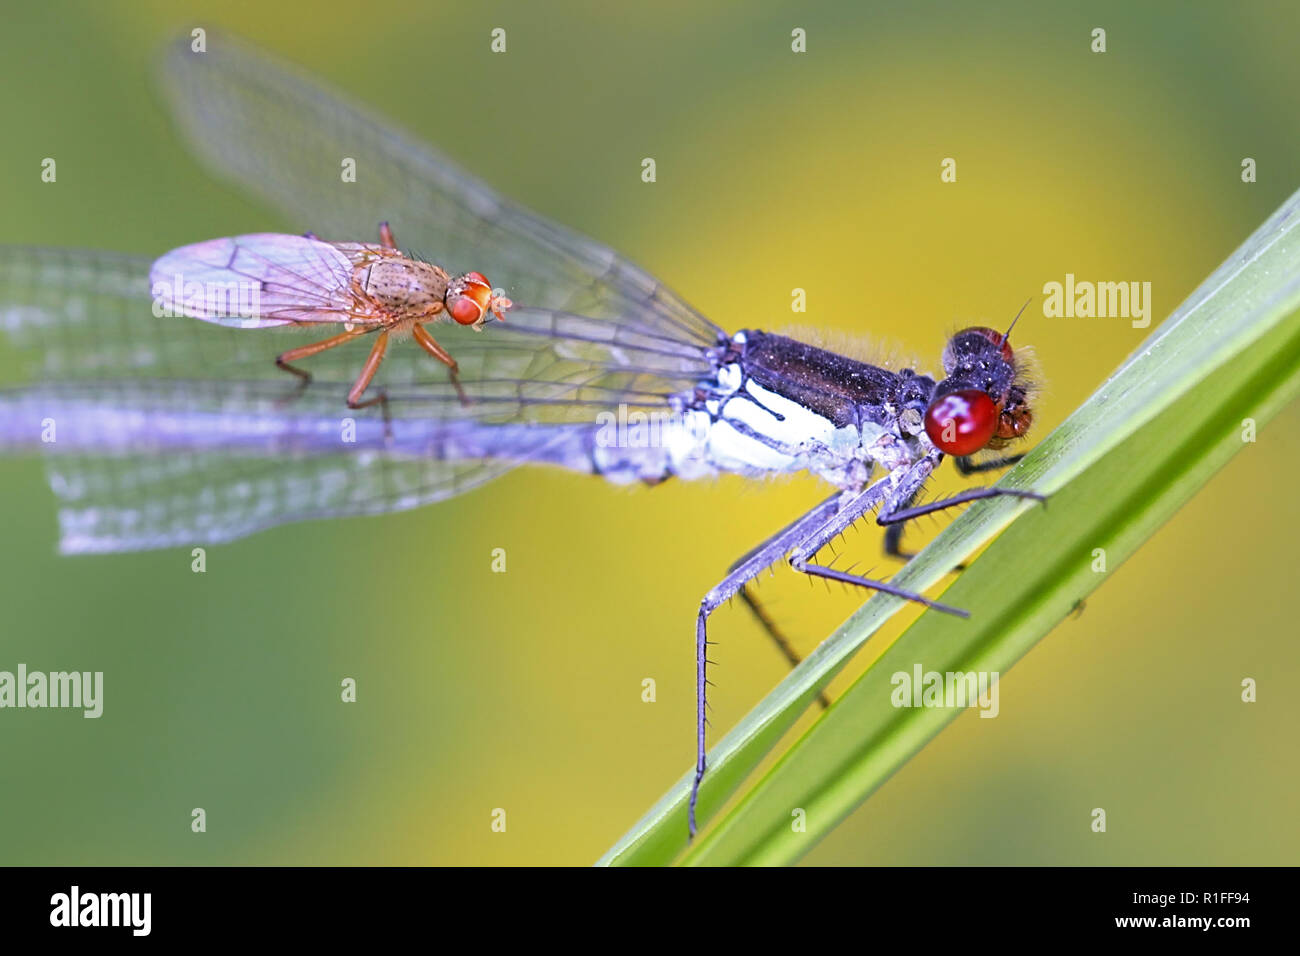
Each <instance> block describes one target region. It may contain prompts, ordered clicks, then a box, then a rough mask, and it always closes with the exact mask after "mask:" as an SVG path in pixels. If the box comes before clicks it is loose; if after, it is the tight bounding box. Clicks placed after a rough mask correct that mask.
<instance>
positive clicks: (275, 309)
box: [149, 232, 366, 329]
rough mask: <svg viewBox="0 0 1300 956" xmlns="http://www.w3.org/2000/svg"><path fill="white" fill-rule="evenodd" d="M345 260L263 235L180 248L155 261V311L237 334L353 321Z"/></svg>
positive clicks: (339, 252)
mask: <svg viewBox="0 0 1300 956" xmlns="http://www.w3.org/2000/svg"><path fill="white" fill-rule="evenodd" d="M352 268H353V262H352V259H351V258H350V257H349V256H348V255H346V254H345V250H343V249H340V248H338V247H336V246H334V245H332V244H330V243H328V242H321V241H320V240H318V239H310V238H308V237H306V236H287V235H280V234H278V233H271V232H264V233H255V234H252V235H247V236H233V237H231V238H227V239H210V240H208V241H206V242H196V243H194V244H193V245H189V246H182V247H181V248H179V249H173V250H172V251H171V252H169V253H167V254H166V255H164V256H162V257H161V258H159V259H158V260H157V261H156V262H154V264H153V266H152V268H150V270H149V288H150V291H151V292H152V294H153V297H154V302H155V303H156V305H157V307H158V310H159V312H161V313H162V314H164V315H170V316H178V315H181V316H190V317H192V318H196V319H203V320H204V321H205V322H215V323H216V324H218V325H228V326H232V327H235V328H241V329H264V328H270V327H272V326H277V325H294V324H298V323H313V322H344V321H350V322H357V323H359V324H365V322H366V318H365V317H364V316H355V315H351V314H349V310H350V309H351V308H352V305H353V302H352V296H351V294H350V292H349V283H350V282H351V279H352Z"/></svg>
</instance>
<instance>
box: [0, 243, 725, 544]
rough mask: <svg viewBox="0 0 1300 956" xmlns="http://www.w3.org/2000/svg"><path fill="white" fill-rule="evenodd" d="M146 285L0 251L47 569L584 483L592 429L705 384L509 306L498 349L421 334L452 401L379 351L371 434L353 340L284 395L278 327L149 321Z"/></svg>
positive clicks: (17, 448) (27, 253)
mask: <svg viewBox="0 0 1300 956" xmlns="http://www.w3.org/2000/svg"><path fill="white" fill-rule="evenodd" d="M149 272H150V263H149V261H148V260H146V259H141V258H136V257H130V256H119V255H114V254H111V253H95V252H78V251H72V250H40V249H21V248H17V249H15V248H3V247H0V333H3V334H0V451H7V452H33V451H39V452H41V453H43V454H44V455H45V458H46V465H47V471H48V475H49V482H50V487H51V489H52V490H53V491H54V493H55V496H56V498H57V499H58V505H59V526H60V547H61V549H62V550H63V551H65V552H102V551H125V550H138V549H145V548H158V547H169V546H175V545H186V546H192V545H194V544H197V543H215V542H221V541H228V540H231V539H233V538H238V537H240V536H243V535H247V534H251V533H253V532H255V531H258V530H260V529H263V528H268V527H272V526H274V525H277V524H283V523H285V522H290V521H299V520H303V519H307V518H320V517H335V516H341V515H360V514H375V513H381V512H390V511H398V510H403V509H407V508H413V507H416V506H419V505H422V504H425V503H428V502H432V501H438V500H440V499H443V498H447V497H450V496H452V495H455V494H459V493H460V492H462V491H465V490H467V489H470V488H473V487H476V486H478V485H480V484H482V483H483V482H485V481H487V480H489V479H491V478H493V477H495V476H497V475H499V474H501V473H502V472H504V471H506V470H508V469H510V468H512V467H514V466H516V465H518V464H523V463H544V464H553V465H559V466H563V467H567V468H571V469H586V468H589V466H590V457H589V450H590V442H591V440H592V435H593V432H594V429H595V424H594V423H595V422H596V421H597V420H598V419H597V416H598V415H599V414H600V413H601V412H604V411H610V410H617V409H618V408H619V407H620V406H626V407H628V408H632V409H637V410H648V411H654V410H660V411H663V410H666V409H667V408H668V404H667V400H668V397H669V396H670V395H671V394H673V393H675V392H678V391H680V390H682V389H684V388H687V387H689V386H690V385H691V383H692V382H694V381H695V380H696V379H698V378H700V377H701V376H702V375H704V374H706V373H707V371H708V367H709V366H708V363H707V361H706V359H705V357H704V355H703V354H702V352H701V350H699V349H698V348H697V349H691V348H690V347H688V346H686V345H683V344H680V343H677V344H665V343H664V341H663V340H661V339H659V338H657V337H648V336H645V335H644V334H643V333H641V332H639V331H638V330H636V329H634V328H629V327H627V326H624V325H620V324H619V323H618V322H615V321H605V320H594V319H587V318H584V317H581V316H574V315H568V314H563V313H556V312H552V311H547V310H537V309H526V310H521V312H520V313H519V314H518V315H516V314H515V313H511V317H510V322H508V323H494V328H493V332H502V333H504V334H502V335H497V336H494V335H493V334H492V333H491V332H489V333H484V334H476V333H474V332H472V331H471V330H469V329H464V328H461V327H459V326H451V327H447V328H446V329H443V328H442V327H439V338H440V339H442V341H443V343H444V344H445V345H447V347H448V348H449V349H450V350H451V351H452V353H453V354H454V355H456V356H457V357H458V358H459V361H460V366H461V381H462V383H463V384H464V388H465V391H466V392H467V393H468V396H469V399H470V403H469V404H464V403H462V402H461V401H460V399H459V397H458V396H457V394H456V391H455V389H454V388H452V386H451V385H450V383H449V381H448V379H447V375H446V371H445V369H444V368H443V367H442V366H441V365H440V364H438V363H436V362H434V361H433V359H431V358H430V357H429V356H427V355H426V354H425V353H424V352H423V351H421V350H420V349H418V348H415V347H413V346H411V345H410V343H398V344H396V345H394V346H392V347H390V348H389V351H388V356H387V358H386V360H385V362H384V367H385V369H388V370H389V371H390V372H392V374H391V375H390V378H389V382H390V385H389V388H388V393H389V396H390V402H389V411H390V417H391V422H390V423H389V425H388V427H387V428H386V427H385V424H384V422H383V418H382V414H381V412H380V410H379V409H378V408H369V409H362V410H357V411H352V410H349V409H347V408H346V406H345V404H344V401H345V397H346V395H347V391H348V388H349V387H350V385H351V383H352V381H353V380H354V379H355V377H356V373H357V370H358V369H359V368H360V365H361V363H362V362H363V361H364V359H365V354H366V351H367V349H368V344H369V343H368V341H367V340H366V338H365V337H364V336H362V337H361V338H360V341H359V342H358V343H357V345H356V347H355V348H353V347H351V346H350V345H345V346H342V347H340V348H337V349H334V350H331V351H330V352H328V353H325V354H323V355H321V356H317V357H316V358H314V359H313V360H312V362H313V364H312V366H311V369H312V371H313V373H314V378H313V381H312V382H311V384H310V385H308V386H307V387H306V388H301V389H300V387H299V385H298V384H297V382H296V381H295V380H294V379H292V378H291V377H290V376H288V375H285V374H284V373H283V372H282V371H280V370H278V369H276V368H275V366H274V363H273V357H274V356H275V355H276V354H277V353H278V352H280V351H283V350H284V349H285V348H286V347H289V346H290V345H291V344H292V343H293V342H294V341H295V340H298V341H300V339H295V337H294V334H293V331H292V330H290V329H277V328H270V329H267V330H266V331H265V332H258V333H255V334H250V333H248V332H244V331H241V330H239V329H234V328H229V327H222V326H220V325H216V324H209V323H204V322H195V321H190V320H178V319H176V318H158V317H155V315H154V314H153V310H152V309H151V307H150V306H151V299H150V294H149V291H150V283H149ZM507 326H508V327H509V328H508V329H507ZM399 346H407V347H399ZM390 367H391V368H390Z"/></svg>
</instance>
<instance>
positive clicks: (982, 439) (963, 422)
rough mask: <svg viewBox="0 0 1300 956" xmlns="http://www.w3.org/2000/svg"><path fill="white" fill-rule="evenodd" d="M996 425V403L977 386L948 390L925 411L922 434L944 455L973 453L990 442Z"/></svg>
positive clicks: (959, 455) (958, 455)
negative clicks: (956, 390)
mask: <svg viewBox="0 0 1300 956" xmlns="http://www.w3.org/2000/svg"><path fill="white" fill-rule="evenodd" d="M997 427H998V407H997V405H995V404H994V403H993V399H991V398H989V397H988V394H987V393H985V392H981V391H980V390H979V389H977V388H968V389H963V390H962V391H960V392H949V393H948V394H947V395H943V396H941V397H939V398H937V399H935V400H934V402H932V403H931V404H930V407H929V408H927V409H926V410H925V433H926V434H927V435H929V436H930V441H932V442H934V447H935V448H937V449H939V450H940V451H941V452H943V453H944V454H945V455H954V456H956V457H958V458H960V457H963V456H965V455H973V454H974V453H975V452H977V451H979V450H980V449H981V448H983V447H984V446H985V445H987V444H988V443H989V440H990V439H991V438H992V437H993V432H994V431H995V430H996V429H997Z"/></svg>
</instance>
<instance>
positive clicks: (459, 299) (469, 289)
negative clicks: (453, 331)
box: [447, 272, 492, 325]
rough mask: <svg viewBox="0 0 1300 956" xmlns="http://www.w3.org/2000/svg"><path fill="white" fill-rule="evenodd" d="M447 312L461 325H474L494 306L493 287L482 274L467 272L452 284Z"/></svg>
mask: <svg viewBox="0 0 1300 956" xmlns="http://www.w3.org/2000/svg"><path fill="white" fill-rule="evenodd" d="M449 291H450V294H449V296H448V299H447V312H448V313H449V314H450V315H451V317H452V318H453V319H454V320H455V321H457V322H459V323H460V324H461V325H473V324H475V323H476V322H478V321H479V320H481V319H482V318H483V315H484V313H486V312H487V310H488V308H489V307H490V306H491V304H492V286H491V284H489V283H488V280H487V279H486V278H485V277H484V275H483V273H481V272H467V273H465V274H464V275H463V276H461V277H460V278H459V279H457V280H456V282H454V283H453V284H452V288H451V289H450V290H449Z"/></svg>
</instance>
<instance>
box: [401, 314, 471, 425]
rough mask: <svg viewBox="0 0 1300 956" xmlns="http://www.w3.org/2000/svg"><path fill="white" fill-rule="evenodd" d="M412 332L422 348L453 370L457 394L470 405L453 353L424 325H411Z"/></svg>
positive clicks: (452, 382) (453, 382) (452, 376)
mask: <svg viewBox="0 0 1300 956" xmlns="http://www.w3.org/2000/svg"><path fill="white" fill-rule="evenodd" d="M411 334H412V335H413V336H415V341H417V342H419V343H420V348H422V349H424V350H425V351H426V352H428V353H429V354H430V355H432V356H433V357H434V358H436V359H437V360H438V361H439V362H442V363H443V364H444V365H446V366H447V368H448V369H450V370H451V384H452V385H453V386H454V387H455V389H456V394H457V395H459V396H460V403H461V404H462V405H468V404H469V399H468V398H466V397H465V390H464V389H463V388H461V387H460V378H459V374H460V366H459V365H457V364H456V360H455V359H454V358H452V357H451V353H450V352H448V351H447V350H446V349H444V348H443V347H442V346H441V345H439V344H438V343H437V341H436V340H435V339H434V337H433V336H432V335H430V334H429V330H428V329H426V328H425V327H424V326H423V325H419V324H418V323H417V324H416V325H413V326H411Z"/></svg>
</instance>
